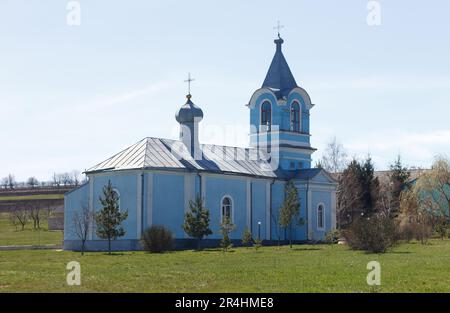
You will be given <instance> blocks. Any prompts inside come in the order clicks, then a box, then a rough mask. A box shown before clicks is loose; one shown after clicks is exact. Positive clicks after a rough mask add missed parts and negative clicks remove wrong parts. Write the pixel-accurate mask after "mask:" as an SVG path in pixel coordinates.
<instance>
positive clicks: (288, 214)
mask: <svg viewBox="0 0 450 313" xmlns="http://www.w3.org/2000/svg"><path fill="white" fill-rule="evenodd" d="M299 215H300V202H299V199H298V191H297V188H296V187H295V185H294V183H293V182H292V181H288V182H287V183H286V186H285V198H284V202H283V204H282V206H281V208H280V218H279V223H280V226H281V227H283V228H288V229H289V246H290V247H291V248H292V230H293V227H294V226H295V225H301V224H302V220H301V219H299Z"/></svg>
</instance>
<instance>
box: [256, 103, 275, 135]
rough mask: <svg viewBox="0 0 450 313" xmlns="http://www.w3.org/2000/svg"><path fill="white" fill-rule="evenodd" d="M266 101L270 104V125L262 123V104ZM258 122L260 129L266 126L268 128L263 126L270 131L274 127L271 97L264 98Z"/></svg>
mask: <svg viewBox="0 0 450 313" xmlns="http://www.w3.org/2000/svg"><path fill="white" fill-rule="evenodd" d="M265 102H268V103H269V104H270V124H269V127H267V125H263V124H262V106H263V104H264V103H265ZM258 124H259V128H260V129H261V128H262V127H261V126H264V127H266V128H263V129H265V131H266V132H268V131H270V130H271V129H272V124H273V103H272V101H270V100H269V99H263V100H262V101H261V104H260V106H259V123H258Z"/></svg>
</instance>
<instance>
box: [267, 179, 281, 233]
mask: <svg viewBox="0 0 450 313" xmlns="http://www.w3.org/2000/svg"><path fill="white" fill-rule="evenodd" d="M283 201H284V182H276V183H274V184H273V185H272V213H271V238H270V239H272V240H278V237H279V236H280V238H281V239H282V238H283V235H284V232H283V231H282V230H281V229H280V226H279V223H278V221H279V214H280V207H281V205H282V204H283Z"/></svg>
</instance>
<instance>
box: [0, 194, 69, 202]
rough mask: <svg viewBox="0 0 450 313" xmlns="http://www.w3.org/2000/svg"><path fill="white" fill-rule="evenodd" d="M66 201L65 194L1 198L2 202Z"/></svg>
mask: <svg viewBox="0 0 450 313" xmlns="http://www.w3.org/2000/svg"><path fill="white" fill-rule="evenodd" d="M58 199H64V194H40V195H27V196H0V201H19V200H58Z"/></svg>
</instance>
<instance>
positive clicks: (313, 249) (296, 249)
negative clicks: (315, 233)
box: [291, 248, 322, 251]
mask: <svg viewBox="0 0 450 313" xmlns="http://www.w3.org/2000/svg"><path fill="white" fill-rule="evenodd" d="M291 250H294V251H320V250H322V249H320V248H292V249H291Z"/></svg>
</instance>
